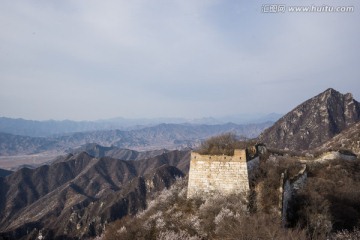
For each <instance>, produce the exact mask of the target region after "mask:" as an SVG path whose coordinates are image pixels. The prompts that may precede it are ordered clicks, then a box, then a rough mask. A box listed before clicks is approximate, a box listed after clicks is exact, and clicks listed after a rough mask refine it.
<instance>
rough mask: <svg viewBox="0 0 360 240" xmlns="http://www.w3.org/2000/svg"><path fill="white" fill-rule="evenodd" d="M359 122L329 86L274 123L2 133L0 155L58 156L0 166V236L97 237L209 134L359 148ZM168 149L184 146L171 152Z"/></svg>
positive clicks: (184, 168)
mask: <svg viewBox="0 0 360 240" xmlns="http://www.w3.org/2000/svg"><path fill="white" fill-rule="evenodd" d="M359 124H360V105H359V103H358V102H357V101H356V100H355V99H353V98H352V95H351V94H341V93H339V92H337V91H336V90H334V89H328V90H326V91H324V92H323V93H321V94H319V95H317V96H315V97H313V98H311V99H309V100H307V101H305V102H304V103H302V104H300V105H299V106H297V107H296V108H294V110H292V111H291V112H289V113H288V114H286V115H285V116H284V117H282V118H281V119H279V120H278V121H277V122H276V123H274V124H272V123H271V122H267V123H261V124H248V125H237V124H230V123H229V124H223V125H191V124H160V125H156V126H152V127H145V128H141V129H135V130H129V131H120V130H105V131H92V132H81V133H71V134H68V135H62V136H55V137H26V136H17V135H12V134H8V133H2V134H0V139H1V142H0V152H1V154H2V155H6V154H8V155H11V154H33V153H41V152H46V151H50V150H61V151H62V152H63V153H64V154H63V155H61V156H58V157H57V158H55V159H53V160H52V161H50V162H47V163H46V164H45V165H42V166H38V167H37V168H34V169H29V168H22V169H19V170H17V171H15V172H14V173H12V172H10V171H5V170H0V238H1V237H3V238H6V239H35V238H37V237H39V236H40V235H41V236H46V238H47V239H56V238H58V239H81V238H84V237H93V236H96V235H99V234H101V233H102V232H103V230H104V226H105V225H106V224H107V223H109V222H112V221H114V220H116V219H119V218H122V217H124V216H127V215H131V214H135V213H137V212H138V211H140V210H142V209H145V208H146V207H147V200H148V199H149V198H151V197H152V196H153V195H154V194H155V193H156V192H158V191H160V190H162V189H163V188H166V187H169V186H170V185H171V184H172V183H174V181H175V179H176V178H178V177H181V176H186V174H187V173H188V170H189V161H190V150H189V147H194V146H196V144H197V143H199V142H200V141H202V140H203V139H206V138H208V137H210V136H213V135H218V134H221V133H224V132H233V133H235V134H236V135H238V136H240V135H245V136H247V137H251V138H256V137H258V136H259V134H260V133H261V132H262V133H261V135H260V136H259V137H258V138H257V139H258V140H259V141H262V142H265V143H266V145H267V146H268V147H270V148H276V149H289V150H293V151H303V152H306V151H308V150H314V149H315V150H316V149H318V150H319V149H320V150H324V149H325V150H326V149H329V148H331V149H335V150H336V149H348V150H350V151H353V152H354V153H356V154H359V144H360V139H359V137H360V136H359V132H360V129H359V126H360V125H359ZM124 148H129V149H124ZM174 148H179V149H183V150H170V149H174ZM135 149H141V150H146V149H148V151H141V152H139V151H136V150H135ZM65 153H67V154H65ZM3 157H5V158H6V156H3Z"/></svg>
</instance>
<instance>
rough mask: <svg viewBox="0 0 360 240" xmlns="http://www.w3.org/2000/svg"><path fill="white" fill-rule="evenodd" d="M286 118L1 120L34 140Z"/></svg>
mask: <svg viewBox="0 0 360 240" xmlns="http://www.w3.org/2000/svg"><path fill="white" fill-rule="evenodd" d="M281 116H282V115H281V114H278V113H270V114H238V115H232V116H227V117H219V118H213V117H207V118H199V119H185V118H155V119H145V118H144V119H126V118H113V119H105V120H98V121H71V120H64V121H55V120H47V121H34V120H26V119H22V118H18V119H14V118H7V117H0V132H3V133H9V134H13V135H21V136H30V137H50V136H54V135H63V134H70V133H75V132H91V131H104V130H116V129H117V130H123V131H128V130H136V129H140V128H148V127H153V126H156V125H159V124H161V123H168V124H182V125H186V124H189V125H223V124H226V123H229V122H231V123H235V124H239V125H243V124H250V123H263V122H274V121H276V120H278V119H279V118H280V117H281Z"/></svg>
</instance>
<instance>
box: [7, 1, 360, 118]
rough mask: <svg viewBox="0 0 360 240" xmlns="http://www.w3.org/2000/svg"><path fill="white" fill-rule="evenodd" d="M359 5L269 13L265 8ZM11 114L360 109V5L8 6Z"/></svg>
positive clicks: (62, 115) (119, 114)
mask: <svg viewBox="0 0 360 240" xmlns="http://www.w3.org/2000/svg"><path fill="white" fill-rule="evenodd" d="M275 3H276V4H286V7H288V6H292V5H297V6H299V5H316V6H321V5H324V4H326V5H329V6H354V7H355V10H354V12H352V13H291V12H288V11H285V12H284V13H262V11H261V9H262V6H263V4H275ZM0 30H1V32H0V116H7V117H22V118H27V119H73V120H94V119H105V118H112V117H128V118H142V117H145V118H156V117H185V118H198V117H208V116H213V117H217V116H224V115H232V114H241V113H271V112H278V113H286V112H288V111H289V110H291V109H293V108H294V107H295V106H296V105H298V104H300V103H301V102H303V101H304V100H306V99H308V98H310V97H312V96H314V95H316V94H318V93H320V92H322V91H324V90H326V89H327V88H329V87H332V88H335V89H337V90H339V91H341V92H343V93H346V92H352V93H353V95H354V97H355V98H356V99H357V100H360V66H359V64H360V1H358V0H355V1H350V0H338V1H332V0H313V1H307V0H288V1H283V0H276V1H275V0H264V1H263V0H251V1H242V0H236V1H235V0H234V1H230V0H219V1H217V0H131V1H130V0H124V1H121V0H116V1H105V0H104V1H100V0H97V1H93V0H83V1H76V0H71V1H70V0H68V1H67V0H61V1H58V0H36V1H35V0H19V1H14V0H0Z"/></svg>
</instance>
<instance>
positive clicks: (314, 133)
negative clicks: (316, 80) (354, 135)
mask: <svg viewBox="0 0 360 240" xmlns="http://www.w3.org/2000/svg"><path fill="white" fill-rule="evenodd" d="M359 120H360V104H359V102H357V101H356V100H355V99H354V98H353V96H352V94H350V93H347V94H341V93H339V92H337V91H335V90H334V89H331V88H329V89H327V90H326V91H325V92H323V93H321V94H319V95H317V96H315V97H313V98H311V99H309V100H307V101H306V102H304V103H302V104H300V105H299V106H297V107H296V108H295V109H293V110H292V111H290V112H289V113H287V114H286V115H285V116H284V117H282V118H281V119H279V120H278V121H277V122H276V123H275V124H274V125H273V126H272V127H270V128H268V129H266V130H265V131H264V132H263V133H262V134H261V135H260V137H259V139H260V141H261V142H264V143H265V144H266V145H267V146H268V147H270V148H280V149H289V150H308V149H314V148H316V147H319V146H320V145H321V144H323V143H325V142H326V141H328V140H329V139H331V138H332V137H334V136H335V135H336V134H338V133H340V132H341V131H343V130H344V129H346V128H347V127H349V126H350V125H352V124H354V123H356V122H358V121H359Z"/></svg>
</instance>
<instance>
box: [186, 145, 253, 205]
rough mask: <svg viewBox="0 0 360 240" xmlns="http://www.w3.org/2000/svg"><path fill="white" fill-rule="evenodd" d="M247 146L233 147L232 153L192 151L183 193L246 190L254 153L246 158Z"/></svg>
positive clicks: (202, 193) (207, 193)
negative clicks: (211, 153)
mask: <svg viewBox="0 0 360 240" xmlns="http://www.w3.org/2000/svg"><path fill="white" fill-rule="evenodd" d="M246 151H247V150H245V149H236V150H235V151H234V155H233V156H226V155H201V154H199V153H195V152H192V153H191V160H190V171H189V183H188V193H187V197H188V198H191V197H194V196H200V197H203V196H208V195H213V194H215V193H220V194H223V195H226V194H231V193H245V194H247V193H248V192H249V190H250V186H249V174H248V172H249V169H252V167H253V166H254V164H253V163H254V162H258V160H259V158H258V157H256V158H254V159H252V160H251V161H249V159H247V152H246Z"/></svg>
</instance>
